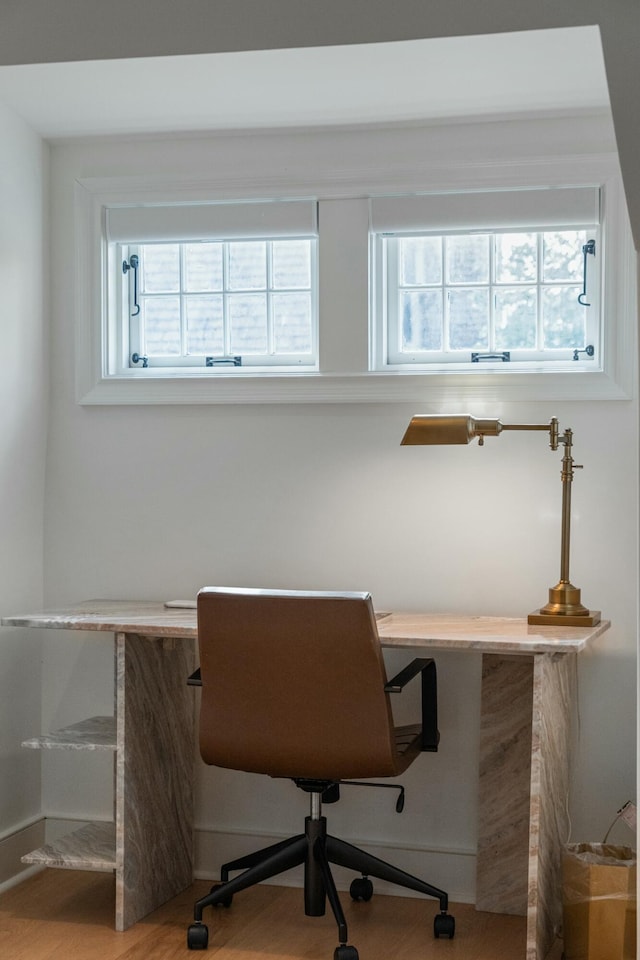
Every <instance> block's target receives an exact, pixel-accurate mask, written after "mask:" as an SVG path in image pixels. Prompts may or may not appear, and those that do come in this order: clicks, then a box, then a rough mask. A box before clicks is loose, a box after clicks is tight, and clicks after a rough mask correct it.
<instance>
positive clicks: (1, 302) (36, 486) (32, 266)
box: [0, 105, 48, 883]
mask: <svg viewBox="0 0 640 960" xmlns="http://www.w3.org/2000/svg"><path fill="white" fill-rule="evenodd" d="M47 162H48V151H47V148H46V147H44V146H43V145H42V142H41V140H40V138H39V137H38V136H36V135H35V134H34V133H33V132H32V131H30V130H29V129H28V128H27V127H26V126H25V125H24V123H23V122H22V121H21V120H19V119H18V118H17V117H16V116H13V115H12V114H11V113H9V112H8V111H7V110H6V109H4V108H3V107H2V106H1V105H0V211H1V214H0V356H1V358H2V376H1V377H0V491H1V496H0V615H6V614H9V613H12V612H16V611H17V610H19V609H24V608H28V609H37V608H38V607H39V606H40V604H41V603H42V562H43V560H42V550H43V506H44V458H45V448H46V427H47V418H46V404H45V400H46V395H47V384H48V372H47V365H46V336H45V324H44V313H45V311H44V293H43V291H44V267H43V263H44V243H45V239H46V236H45V232H46V214H45V206H46V202H47V182H48V181H47V171H48V166H47ZM40 657H41V642H40V638H39V637H36V636H35V635H32V634H30V633H29V632H27V631H26V630H15V629H14V630H12V629H9V628H2V629H1V630H0V703H1V704H2V714H1V719H0V840H2V838H3V837H5V836H6V835H8V834H10V833H11V832H12V831H15V830H16V829H18V828H19V827H21V826H23V825H24V824H26V823H28V822H29V821H30V820H31V819H33V818H34V817H36V816H38V815H39V813H40V762H39V758H38V757H37V755H34V754H33V753H31V752H29V751H25V750H22V749H21V748H20V742H21V740H22V739H23V738H25V737H27V736H32V735H33V734H34V733H37V732H38V731H39V729H40V700H41V671H40ZM10 868H11V865H10V864H7V863H6V862H5V859H4V857H3V848H2V844H1V843H0V883H2V882H3V880H4V879H5V876H6V873H7V872H8V871H10Z"/></svg>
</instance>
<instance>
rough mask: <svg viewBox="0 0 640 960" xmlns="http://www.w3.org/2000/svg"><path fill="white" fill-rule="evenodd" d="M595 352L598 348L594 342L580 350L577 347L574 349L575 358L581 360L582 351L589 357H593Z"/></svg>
mask: <svg viewBox="0 0 640 960" xmlns="http://www.w3.org/2000/svg"><path fill="white" fill-rule="evenodd" d="M585 306H587V304H585ZM595 352H596V348H595V347H594V346H593V344H592V343H589V344H588V345H587V346H586V347H585V348H584V349H583V350H578V348H577V347H576V349H575V350H574V351H573V359H574V360H579V359H580V354H581V353H586V355H587V356H588V357H592V356H593V355H594V354H595Z"/></svg>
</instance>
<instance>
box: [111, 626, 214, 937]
mask: <svg viewBox="0 0 640 960" xmlns="http://www.w3.org/2000/svg"><path fill="white" fill-rule="evenodd" d="M194 660H195V657H194V649H193V641H192V640H173V639H171V638H167V637H163V638H155V637H140V636H138V635H137V634H132V633H127V634H124V633H118V634H116V736H117V746H116V777H115V779H116V785H115V808H116V922H115V925H116V930H126V929H127V927H130V926H131V925H132V924H134V923H136V921H137V920H139V919H141V918H142V917H144V916H146V914H148V913H150V912H151V911H152V910H154V909H156V907H158V906H160V905H161V904H162V903H165V901H167V900H169V899H170V898H171V897H173V896H175V895H176V894H178V893H180V891H182V890H184V889H185V888H186V887H188V886H189V884H190V883H191V882H192V879H193V742H194V717H195V709H194V695H193V689H192V688H191V687H188V686H187V677H188V676H189V674H190V673H192V672H193V669H194Z"/></svg>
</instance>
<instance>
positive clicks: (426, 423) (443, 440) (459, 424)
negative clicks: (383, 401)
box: [401, 414, 502, 446]
mask: <svg viewBox="0 0 640 960" xmlns="http://www.w3.org/2000/svg"><path fill="white" fill-rule="evenodd" d="M501 430H502V424H501V423H500V421H499V420H478V419H477V418H476V417H470V416H466V415H464V414H461V415H457V416H450V417H447V416H440V415H434V416H431V415H429V414H417V415H416V416H415V417H412V418H411V422H410V424H409V426H408V427H407V429H406V432H405V435H404V437H403V438H402V441H401V443H402V445H403V446H420V445H423V444H433V445H436V444H437V445H439V444H447V443H471V441H472V440H473V439H475V437H484V436H488V437H497V436H498V434H499V433H500V432H501Z"/></svg>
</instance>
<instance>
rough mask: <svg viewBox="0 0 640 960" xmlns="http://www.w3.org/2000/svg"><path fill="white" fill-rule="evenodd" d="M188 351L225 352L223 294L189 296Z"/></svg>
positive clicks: (187, 305) (187, 313)
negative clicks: (215, 295)
mask: <svg viewBox="0 0 640 960" xmlns="http://www.w3.org/2000/svg"><path fill="white" fill-rule="evenodd" d="M185 311H186V319H187V353H189V354H217V355H221V354H224V329H223V304H222V296H217V297H187V298H186V304H185Z"/></svg>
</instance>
